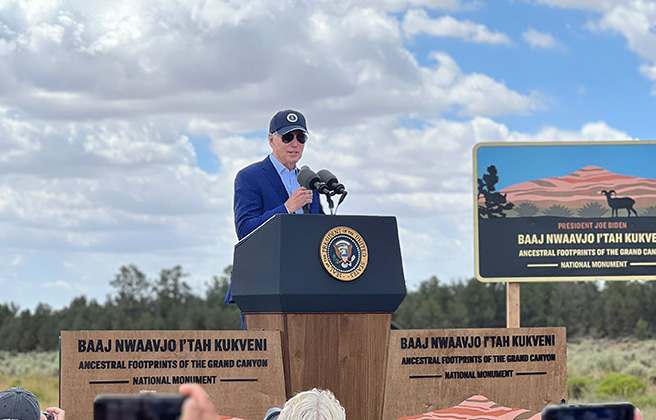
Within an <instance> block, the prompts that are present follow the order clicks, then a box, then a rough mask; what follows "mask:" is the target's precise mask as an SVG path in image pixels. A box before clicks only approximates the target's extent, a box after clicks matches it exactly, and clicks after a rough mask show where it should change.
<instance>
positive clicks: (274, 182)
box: [262, 156, 289, 203]
mask: <svg viewBox="0 0 656 420" xmlns="http://www.w3.org/2000/svg"><path fill="white" fill-rule="evenodd" d="M262 169H263V170H264V174H265V176H266V178H267V179H268V180H269V182H270V183H271V186H272V187H273V189H274V190H275V191H276V193H277V194H278V196H279V197H280V199H281V200H282V201H283V203H284V202H285V201H287V199H288V198H289V194H287V190H286V189H285V186H284V185H283V183H282V180H281V179H280V175H279V174H278V172H276V167H275V166H273V163H271V160H270V159H269V157H268V156H267V157H266V158H265V159H264V160H263V161H262Z"/></svg>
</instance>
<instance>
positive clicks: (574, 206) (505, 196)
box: [478, 165, 656, 218]
mask: <svg viewBox="0 0 656 420" xmlns="http://www.w3.org/2000/svg"><path fill="white" fill-rule="evenodd" d="M499 169H500V170H502V168H499ZM499 176H500V175H499V174H498V173H497V168H496V167H495V166H494V165H492V166H489V167H488V168H487V173H486V174H484V175H483V176H482V177H481V178H479V179H478V210H479V217H481V218H498V217H539V216H556V217H636V216H637V217H645V216H648V217H656V180H653V179H647V178H640V177H635V176H629V175H622V174H616V173H613V172H610V171H608V170H606V169H604V168H602V167H599V166H594V165H590V166H585V167H583V168H581V169H579V170H577V171H576V172H574V173H571V174H569V175H565V176H561V177H552V178H543V179H538V180H533V181H527V182H522V183H518V184H514V185H511V186H508V187H505V188H503V189H501V190H500V191H497V190H496V189H495V184H496V183H497V182H498V180H499Z"/></svg>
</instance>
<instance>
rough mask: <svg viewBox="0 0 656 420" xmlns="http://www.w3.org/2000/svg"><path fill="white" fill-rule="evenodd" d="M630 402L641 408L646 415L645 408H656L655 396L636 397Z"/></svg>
mask: <svg viewBox="0 0 656 420" xmlns="http://www.w3.org/2000/svg"><path fill="white" fill-rule="evenodd" d="M629 402H630V403H631V404H633V405H634V406H636V407H639V408H640V409H641V411H642V412H643V414H644V408H645V407H656V398H654V396H653V395H648V394H643V395H636V396H635V397H631V398H630V399H629ZM645 418H647V417H645Z"/></svg>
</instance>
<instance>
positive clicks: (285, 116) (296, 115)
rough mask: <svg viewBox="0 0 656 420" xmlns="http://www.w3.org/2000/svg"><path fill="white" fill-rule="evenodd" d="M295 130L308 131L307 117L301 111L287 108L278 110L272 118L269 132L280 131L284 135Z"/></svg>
mask: <svg viewBox="0 0 656 420" xmlns="http://www.w3.org/2000/svg"><path fill="white" fill-rule="evenodd" d="M293 130H302V131H304V132H306V133H307V132H308V131H307V126H306V124H305V117H304V116H303V114H301V113H300V112H298V111H294V110H291V109H286V110H284V111H280V112H278V113H277V114H276V115H274V116H273V118H271V122H270V123H269V133H278V134H280V135H281V136H282V135H283V134H287V133H289V132H290V131H293Z"/></svg>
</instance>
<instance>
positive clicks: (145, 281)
mask: <svg viewBox="0 0 656 420" xmlns="http://www.w3.org/2000/svg"><path fill="white" fill-rule="evenodd" d="M231 268H232V267H227V268H226V269H225V270H224V272H223V274H222V275H221V276H215V277H214V278H213V279H212V280H211V281H210V282H209V283H208V284H206V288H205V291H204V292H203V293H202V296H198V295H197V294H195V293H193V292H192V289H191V287H190V286H189V284H188V283H187V282H185V280H184V279H185V277H187V274H186V273H185V272H184V271H183V269H182V267H180V266H175V267H173V268H171V269H164V270H162V271H161V272H160V273H159V277H158V278H155V279H149V278H147V276H146V275H145V274H144V273H143V272H141V271H140V270H139V269H138V268H137V267H136V266H134V265H129V266H123V267H121V268H120V269H119V272H118V273H117V274H116V275H115V277H114V279H113V280H111V281H110V282H109V284H110V285H111V286H112V288H113V289H114V293H113V294H110V295H108V296H107V299H106V301H105V302H104V303H103V304H100V303H98V302H97V301H96V300H94V299H91V300H89V299H87V298H86V297H84V296H80V297H77V298H75V299H73V301H72V302H71V303H70V304H69V305H68V306H67V307H65V308H62V309H59V310H54V309H53V308H52V307H50V306H49V305H47V304H44V303H41V304H39V305H38V306H37V307H36V308H35V310H34V311H30V310H21V309H20V308H19V307H18V306H17V305H15V304H13V303H3V304H0V350H9V351H19V352H27V351H33V350H56V349H57V348H58V340H59V332H60V331H61V330H164V329H166V330H238V329H240V316H239V310H238V308H237V306H236V305H226V304H224V303H223V298H224V297H225V293H226V291H227V289H228V279H229V278H230V271H231ZM654 302H656V283H655V282H639V281H631V282H619V281H618V282H605V283H604V282H564V283H523V284H522V285H521V326H522V327H561V326H564V327H567V334H568V336H569V337H570V338H571V337H577V336H579V337H580V336H590V337H613V338H617V337H628V336H635V337H637V338H639V339H645V338H651V337H654V336H656V328H655V327H656V305H654ZM392 320H393V323H394V326H396V327H398V328H407V329H425V328H426V329H427V328H430V329H435V328H499V327H505V325H506V285H505V284H504V283H481V282H479V281H478V280H476V279H471V280H469V281H466V282H464V281H461V282H456V283H450V284H446V283H442V282H440V281H439V280H438V279H437V278H436V277H431V278H430V279H428V280H425V281H424V282H422V283H421V285H420V287H419V289H418V290H416V291H410V292H408V294H407V296H406V298H405V300H404V301H403V303H402V304H401V306H400V307H399V309H398V310H397V311H396V312H395V313H394V315H393V318H392Z"/></svg>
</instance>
